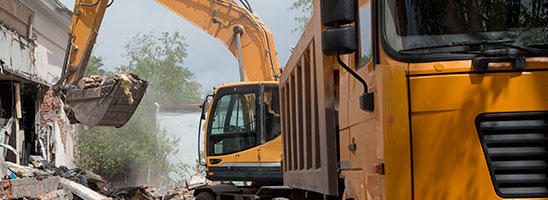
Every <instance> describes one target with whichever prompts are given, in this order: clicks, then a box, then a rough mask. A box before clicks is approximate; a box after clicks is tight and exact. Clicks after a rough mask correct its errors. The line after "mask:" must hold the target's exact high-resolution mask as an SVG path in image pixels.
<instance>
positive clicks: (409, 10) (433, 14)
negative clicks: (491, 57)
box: [382, 0, 548, 59]
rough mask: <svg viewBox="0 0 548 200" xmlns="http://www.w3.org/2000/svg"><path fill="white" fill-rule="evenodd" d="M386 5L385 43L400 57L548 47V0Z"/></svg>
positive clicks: (423, 0) (422, 0)
mask: <svg viewBox="0 0 548 200" xmlns="http://www.w3.org/2000/svg"><path fill="white" fill-rule="evenodd" d="M382 10H383V11H382V12H383V15H382V16H383V20H382V21H383V29H384V30H383V34H384V35H383V36H384V39H385V42H386V43H387V44H388V47H389V48H391V49H392V50H394V52H398V53H399V54H400V55H401V56H405V55H404V52H405V53H414V54H413V55H417V56H419V57H420V56H423V55H424V54H432V53H446V55H444V56H438V57H440V58H441V59H443V58H442V57H444V58H445V59H447V57H450V56H455V54H457V53H461V54H460V56H464V55H465V54H468V55H470V54H475V55H477V51H476V52H472V51H471V49H472V50H476V49H477V48H481V49H480V50H481V51H484V50H491V52H493V50H497V52H499V53H500V52H508V51H507V50H510V52H511V51H513V52H518V53H521V54H523V53H527V52H524V51H519V49H516V48H511V47H508V46H504V45H497V44H495V45H493V44H486V43H503V44H508V45H513V46H521V47H528V48H538V49H544V50H545V49H546V48H548V47H547V46H548V45H547V44H548V34H547V33H548V0H460V1H447V0H385V1H384V2H383V9H382ZM469 43H475V46H470V45H467V44H469ZM478 43H481V44H478ZM455 44H460V45H455ZM462 44H465V45H462ZM440 46H441V47H443V48H440ZM474 47H475V48H476V49H474ZM415 50H416V51H415ZM448 53H450V54H448ZM421 54H422V55H421Z"/></svg>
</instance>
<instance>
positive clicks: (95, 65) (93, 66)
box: [84, 56, 112, 76]
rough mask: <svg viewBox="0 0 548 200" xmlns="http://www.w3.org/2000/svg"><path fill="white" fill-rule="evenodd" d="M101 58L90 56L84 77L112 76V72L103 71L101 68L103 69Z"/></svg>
mask: <svg viewBox="0 0 548 200" xmlns="http://www.w3.org/2000/svg"><path fill="white" fill-rule="evenodd" d="M103 59H104V58H103V57H101V56H99V57H97V56H90V57H89V61H88V66H87V68H86V72H85V73H84V76H90V75H99V76H109V75H112V72H108V71H105V70H104V69H102V68H101V67H103V66H104V65H105V64H104V63H103Z"/></svg>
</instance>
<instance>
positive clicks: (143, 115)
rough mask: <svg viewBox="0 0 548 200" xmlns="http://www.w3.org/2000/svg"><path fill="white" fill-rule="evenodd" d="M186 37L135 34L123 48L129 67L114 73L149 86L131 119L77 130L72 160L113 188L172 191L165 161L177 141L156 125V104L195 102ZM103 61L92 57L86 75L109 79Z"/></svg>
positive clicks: (169, 166) (171, 169)
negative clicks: (137, 78) (168, 188)
mask: <svg viewBox="0 0 548 200" xmlns="http://www.w3.org/2000/svg"><path fill="white" fill-rule="evenodd" d="M186 46H187V44H185V43H184V38H183V37H182V36H181V35H180V34H179V33H178V32H175V33H173V34H169V33H162V34H161V35H156V34H154V33H149V34H137V35H136V36H135V37H133V38H132V39H131V40H130V41H129V42H128V43H127V44H126V45H125V50H126V52H125V54H124V56H125V57H126V58H128V60H129V63H128V64H127V65H123V66H121V67H119V68H116V71H118V72H120V71H127V72H131V73H134V74H137V75H138V76H140V77H141V78H143V79H145V80H147V81H149V87H148V89H147V92H146V93H145V96H144V97H143V99H142V100H141V103H140V104H139V107H138V108H137V110H136V112H135V113H134V115H133V117H132V118H131V120H130V121H129V122H128V123H127V124H126V125H124V126H123V127H121V128H118V129H117V128H110V127H94V128H91V129H89V130H83V131H81V134H80V136H79V138H78V141H77V153H76V161H77V164H78V166H79V167H81V168H84V169H87V170H91V171H93V172H95V173H97V174H99V175H101V176H103V177H104V178H106V179H107V180H108V181H109V182H111V183H114V184H117V185H123V184H127V185H136V184H143V183H147V184H151V185H153V186H156V187H163V186H171V185H172V184H173V182H174V181H173V180H171V179H170V177H169V174H170V173H172V172H175V169H176V167H175V165H174V164H173V163H172V162H170V161H169V160H168V159H167V157H168V156H169V155H172V154H175V153H177V150H176V149H177V148H176V147H177V146H176V145H177V144H178V141H179V139H177V138H170V137H168V135H167V133H166V131H165V130H160V128H159V127H158V126H157V124H156V109H157V107H156V105H155V104H156V103H159V104H174V103H189V102H196V101H198V99H199V89H200V87H201V86H200V84H199V83H198V82H196V80H195V79H194V74H193V73H192V72H191V71H189V70H188V69H187V68H185V67H183V59H184V58H185V57H186V55H187V54H186ZM102 66H103V62H102V58H101V57H92V58H91V59H90V62H89V64H88V68H87V72H86V73H89V74H100V75H107V74H109V73H112V72H108V71H102V69H100V68H101V67H102Z"/></svg>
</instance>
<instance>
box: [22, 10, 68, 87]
mask: <svg viewBox="0 0 548 200" xmlns="http://www.w3.org/2000/svg"><path fill="white" fill-rule="evenodd" d="M20 1H21V2H22V3H23V4H24V5H25V6H27V7H29V8H30V9H31V10H32V11H33V12H34V22H33V26H34V33H33V34H32V35H31V38H35V39H36V40H35V42H36V48H35V52H34V53H35V59H36V61H35V65H36V68H37V72H38V76H39V77H40V78H42V79H44V80H46V81H47V82H48V83H54V82H55V81H57V80H58V78H59V76H60V75H61V69H62V66H63V60H64V57H65V47H66V44H67V39H68V28H69V25H70V20H71V18H72V15H71V13H70V12H69V10H68V9H67V8H66V7H65V6H64V5H63V4H61V3H59V2H58V1H57V0H20Z"/></svg>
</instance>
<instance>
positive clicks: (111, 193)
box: [0, 156, 214, 200]
mask: <svg viewBox="0 0 548 200" xmlns="http://www.w3.org/2000/svg"><path fill="white" fill-rule="evenodd" d="M30 161H31V162H30V164H29V166H22V165H18V164H15V163H12V162H8V161H2V160H0V176H1V177H2V180H1V181H0V198H1V199H39V200H57V199H59V200H72V199H85V200H88V199H89V200H96V199H97V200H99V199H113V200H126V199H137V200H167V199H173V200H177V199H194V197H193V190H194V189H195V188H197V187H198V186H205V185H212V184H214V182H211V181H209V180H207V179H205V178H204V177H203V176H200V175H194V176H192V177H191V178H190V180H188V181H186V185H187V187H186V188H179V187H176V188H173V189H171V190H167V191H162V190H159V189H156V188H154V187H151V186H150V185H141V186H135V187H122V188H114V187H112V186H108V184H107V183H106V181H104V180H103V179H102V178H101V177H100V176H99V175H97V174H94V173H92V172H89V171H86V170H82V169H79V168H76V169H68V168H67V167H64V166H60V167H56V166H54V165H52V164H51V163H49V162H47V161H46V160H44V159H43V158H42V157H39V156H32V157H31V158H30Z"/></svg>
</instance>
